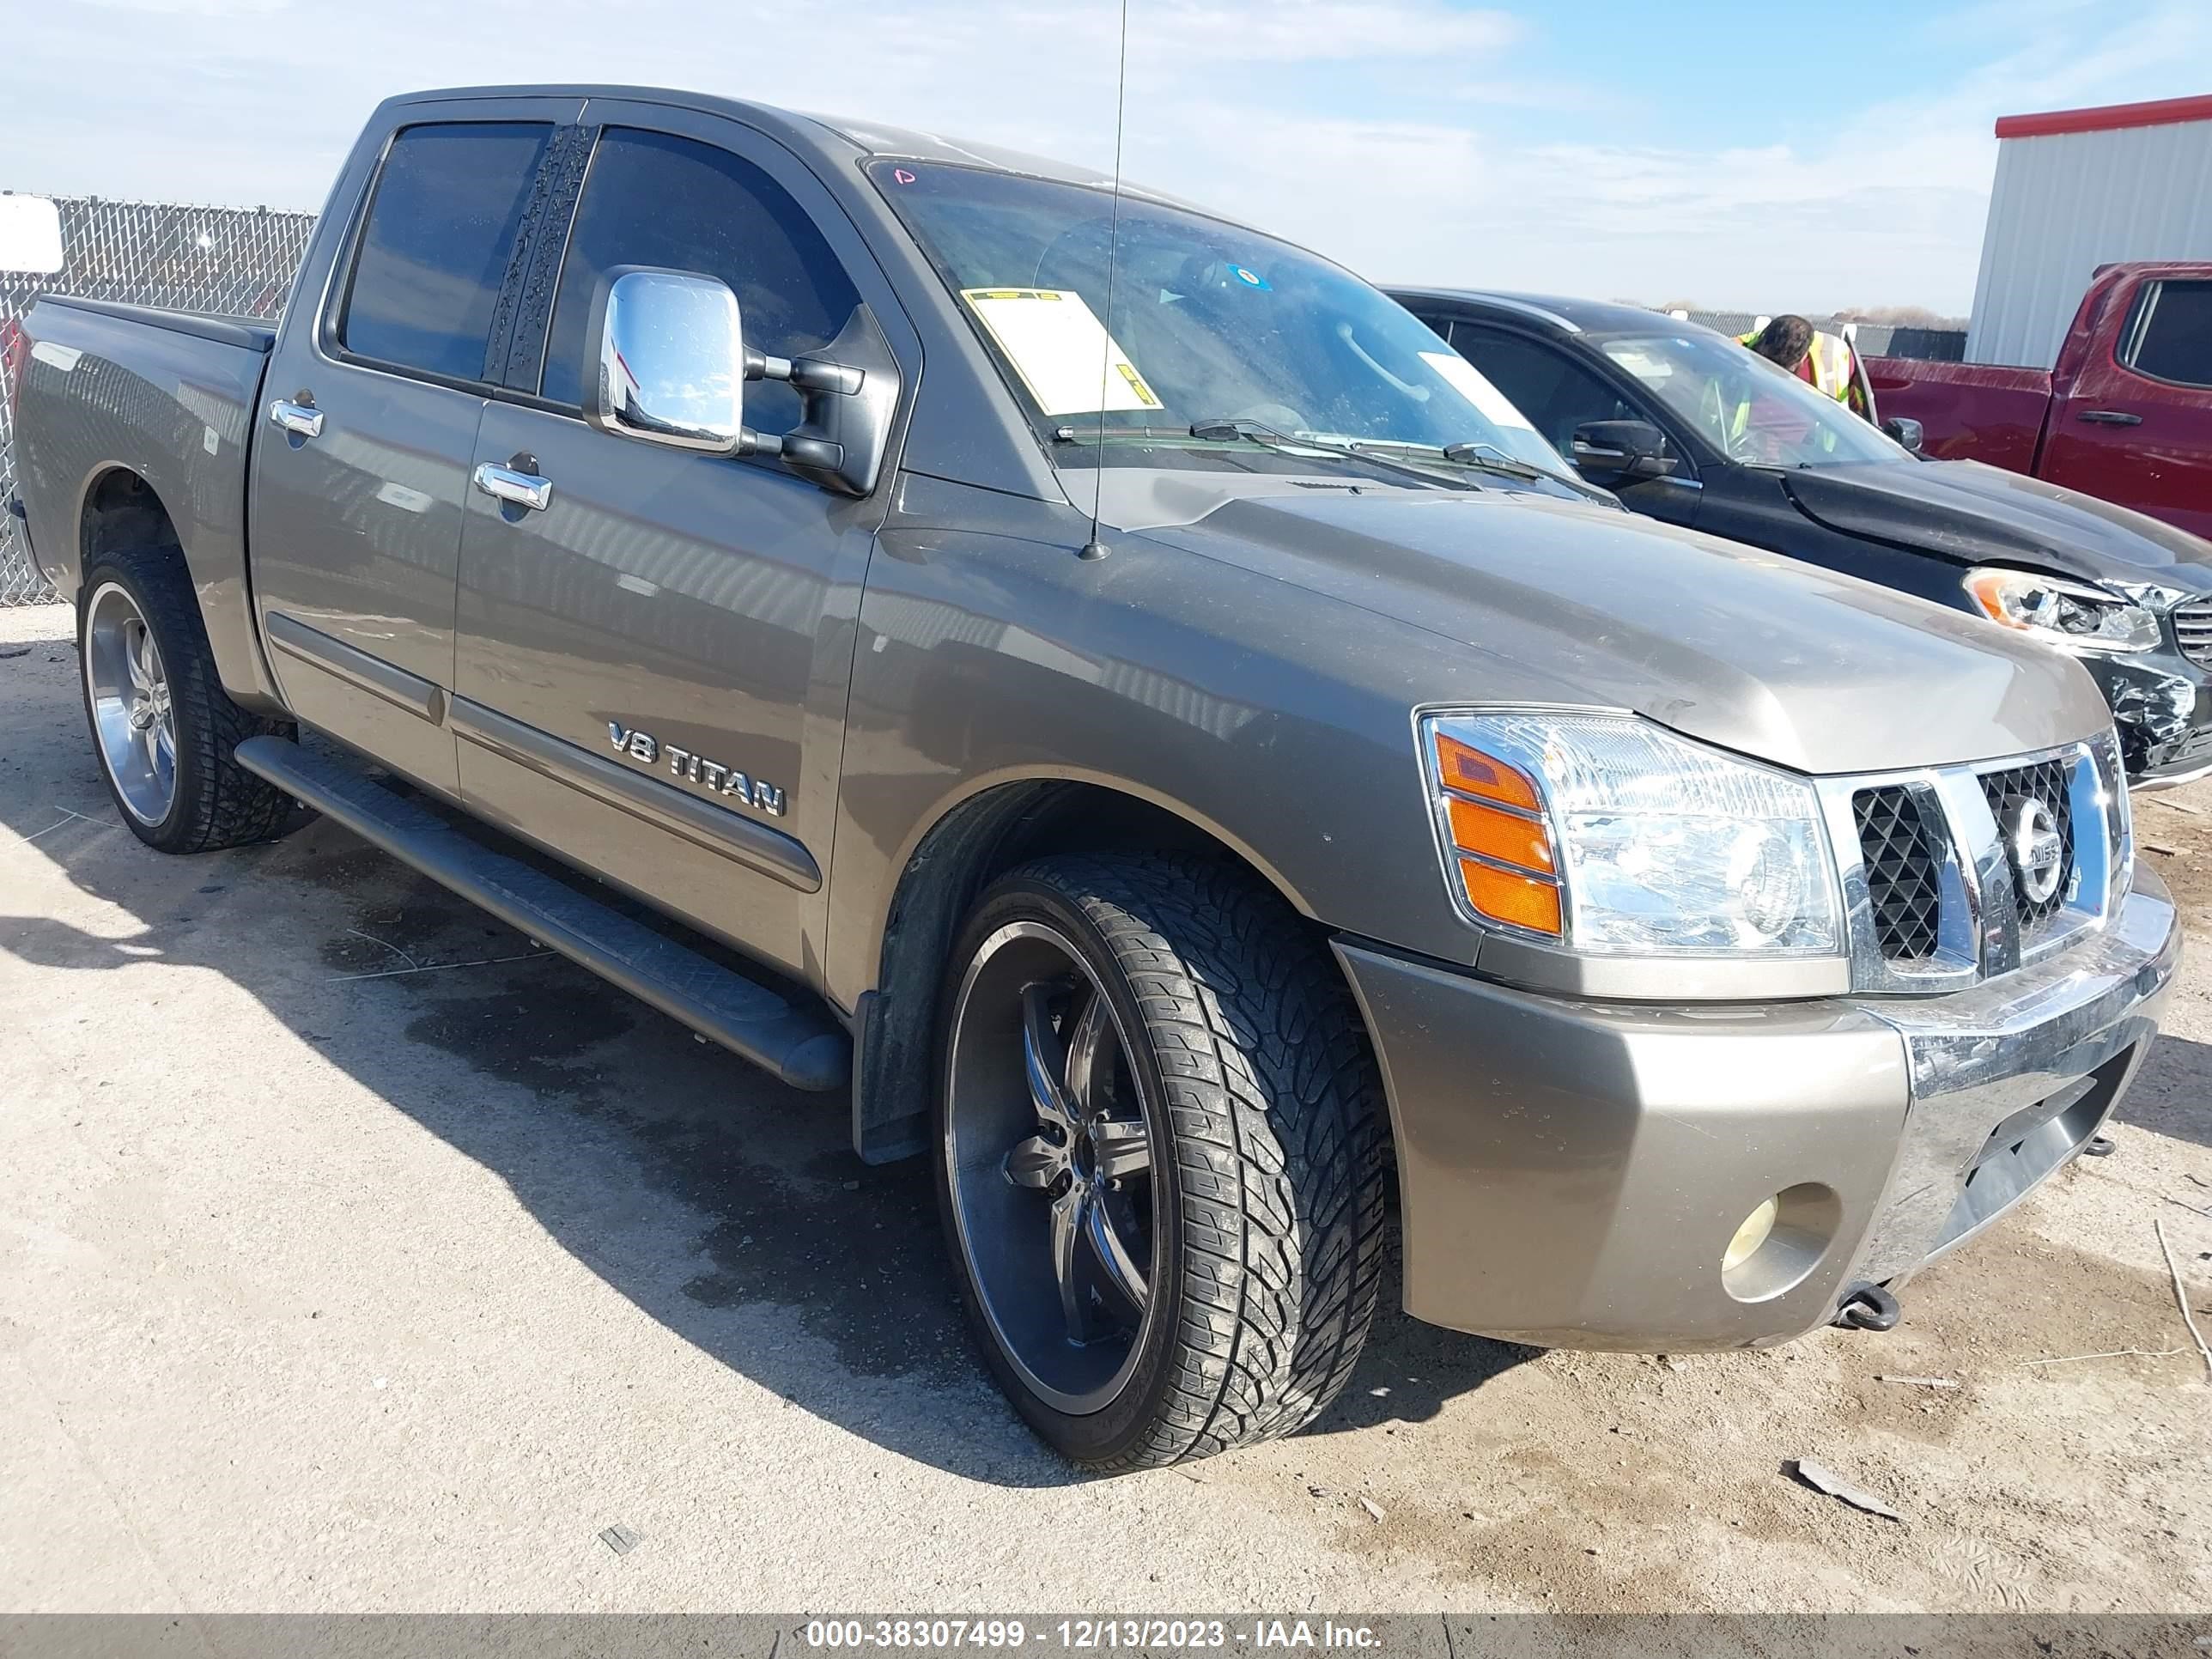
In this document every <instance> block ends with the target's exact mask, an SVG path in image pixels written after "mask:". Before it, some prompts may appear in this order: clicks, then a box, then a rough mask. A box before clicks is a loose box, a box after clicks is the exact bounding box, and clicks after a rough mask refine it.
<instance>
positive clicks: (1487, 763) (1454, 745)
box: [1437, 732, 1544, 812]
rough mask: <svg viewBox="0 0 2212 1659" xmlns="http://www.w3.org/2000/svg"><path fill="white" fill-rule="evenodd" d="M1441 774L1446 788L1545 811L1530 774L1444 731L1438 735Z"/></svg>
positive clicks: (1529, 810)
mask: <svg viewBox="0 0 2212 1659" xmlns="http://www.w3.org/2000/svg"><path fill="white" fill-rule="evenodd" d="M1437 777H1438V779H1439V780H1440V781H1442V782H1443V786H1444V787H1445V788H1447V789H1456V790H1458V791H1460V792H1461V793H1462V794H1468V795H1480V796H1481V797H1482V799H1485V800H1494V801H1499V802H1502V803H1504V805H1507V806H1517V807H1519V808H1520V809H1521V810H1522V811H1524V812H1541V811H1543V810H1544V803H1543V801H1542V799H1541V798H1540V797H1539V796H1538V795H1537V793H1536V785H1535V782H1534V780H1533V779H1531V778H1530V777H1529V776H1528V774H1527V773H1525V772H1523V771H1521V770H1520V769H1517V768H1516V767H1511V766H1508V765H1507V764H1506V763H1504V761H1498V760H1492V759H1491V757H1489V756H1487V755H1486V754H1484V753H1483V752H1482V751H1481V750H1480V749H1476V748H1474V747H1473V746H1471V745H1469V744H1464V743H1462V742H1461V741H1460V740H1459V739H1458V738H1449V737H1446V736H1445V735H1444V734H1443V732H1438V733H1437Z"/></svg>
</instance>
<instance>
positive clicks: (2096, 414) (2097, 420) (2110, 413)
mask: <svg viewBox="0 0 2212 1659" xmlns="http://www.w3.org/2000/svg"><path fill="white" fill-rule="evenodd" d="M2081 419H2082V420H2085V421H2087V422H2089V423H2090V424H2091V425H2093V426H2141V425H2142V416H2140V415H2130V414H2129V413H2128V412H2127V411H2126V410H2120V409H2085V410H2082V411H2081Z"/></svg>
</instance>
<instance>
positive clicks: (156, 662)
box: [84, 582, 177, 824]
mask: <svg viewBox="0 0 2212 1659" xmlns="http://www.w3.org/2000/svg"><path fill="white" fill-rule="evenodd" d="M84 686H85V701H86V702H88V704H89V705H90V706H91V708H92V726H93V734H94V738H96V739H97V740H98V743H99V746H100V764H101V765H103V766H105V767H106V769H107V776H108V779H109V781H111V782H112V783H113V784H114V786H115V793H116V796H117V798H118V799H120V800H121V801H122V803H123V806H124V810H125V811H127V812H129V813H130V814H131V817H134V818H136V819H137V820H138V822H139V823H145V824H155V823H161V820H162V819H164V818H166V817H168V816H169V808H170V806H171V805H172V804H173V802H174V801H175V800H176V798H177V716H176V709H175V707H174V705H173V703H172V702H171V700H170V696H169V677H168V672H167V670H166V669H165V668H164V667H163V665H162V663H161V647H160V646H159V645H157V644H155V641H154V634H153V630H152V629H149V628H148V627H147V626H146V618H145V617H144V616H143V614H142V613H141V612H140V611H139V609H138V605H137V601H136V600H135V599H132V598H131V595H130V593H129V592H126V591H125V589H124V588H123V587H122V586H120V585H119V584H118V583H115V582H106V583H103V584H101V586H100V588H99V590H98V591H97V592H94V594H93V596H92V602H91V604H90V605H87V606H86V607H85V617H84Z"/></svg>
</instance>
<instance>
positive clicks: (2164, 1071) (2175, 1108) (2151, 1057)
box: [2118, 1031, 2212, 1146]
mask: <svg viewBox="0 0 2212 1659" xmlns="http://www.w3.org/2000/svg"><path fill="white" fill-rule="evenodd" d="M2208 1077H2212V1044H2208V1043H2203V1042H2192V1041H2191V1040H2190V1039H2189V1038H2187V1037H2180V1036H2174V1035H2173V1034H2172V1032H2170V1031H2169V1032H2166V1033H2164V1034H2163V1035H2161V1036H2160V1038H2159V1040H2158V1041H2157V1042H2154V1043H2153V1044H2151V1049H2150V1053H2149V1054H2148V1055H2146V1056H2145V1057H2144V1060H2143V1063H2142V1070H2141V1071H2140V1072H2137V1073H2136V1080H2135V1083H2134V1085H2133V1086H2131V1087H2130V1089H2129V1090H2128V1094H2127V1098H2126V1099H2124V1100H2123V1101H2122V1102H2121V1103H2120V1109H2119V1112H2118V1117H2119V1120H2120V1121H2121V1122H2123V1123H2133V1124H2136V1125H2137V1126H2138V1127H2142V1128H2145V1129H2151V1130H2154V1131H2155V1132H2157V1133H2160V1134H2162V1135H2171V1136H2172V1138H2173V1139H2176V1140H2186V1141H2190V1142H2191V1143H2193V1144H2194V1145H2196V1146H2212V1103H2207V1101H2206V1100H2205V1097H2204V1079H2206V1078H2208Z"/></svg>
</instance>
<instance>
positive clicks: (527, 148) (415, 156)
mask: <svg viewBox="0 0 2212 1659" xmlns="http://www.w3.org/2000/svg"><path fill="white" fill-rule="evenodd" d="M552 131H553V129H552V127H551V125H549V124H547V123H544V122H536V121H471V122H448V123H438V124H433V125H422V126H413V127H406V128H403V129H402V130H401V131H399V132H398V133H397V134H396V135H394V137H393V138H392V145H391V148H390V149H388V150H387V151H386V155H385V158H384V164H383V166H382V167H380V169H379V170H378V173H377V179H376V188H375V192H374V195H373V196H372V197H370V199H369V205H368V216H367V218H366V220H365V221H364V222H363V224H362V231H361V239H360V243H359V246H358V249H357V251H356V254H355V257H354V264H353V271H352V275H351V276H350V278H349V281H348V283H347V285H346V293H345V300H344V304H343V310H342V311H341V313H340V315H339V319H338V325H337V342H338V344H339V345H340V347H341V348H342V349H343V350H344V352H345V353H346V354H347V355H348V356H353V357H356V358H360V359H362V360H365V361H367V362H372V363H376V364H380V365H384V366H387V367H390V368H398V369H401V370H405V371H412V372H415V373H417V374H425V375H428V376H431V377H434V378H436V379H440V380H459V381H466V382H471V383H481V382H484V381H488V380H491V379H493V378H495V377H494V376H493V375H492V374H490V373H489V371H488V368H487V358H488V357H489V356H492V355H494V354H493V352H492V350H491V347H492V331H493V327H494V325H495V319H497V317H498V314H499V296H500V290H501V288H502V286H503V285H504V284H505V283H506V280H507V264H508V261H509V260H510V259H511V258H512V257H513V252H514V246H515V237H516V234H517V232H518V231H519V230H520V227H521V224H522V219H523V215H524V213H525V211H526V209H527V207H528V204H529V199H530V190H531V185H532V181H533V180H534V179H536V177H537V175H538V164H539V162H540V161H541V160H542V159H543V157H544V152H545V145H546V142H547V140H548V138H549V137H550V135H551V133H552Z"/></svg>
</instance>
